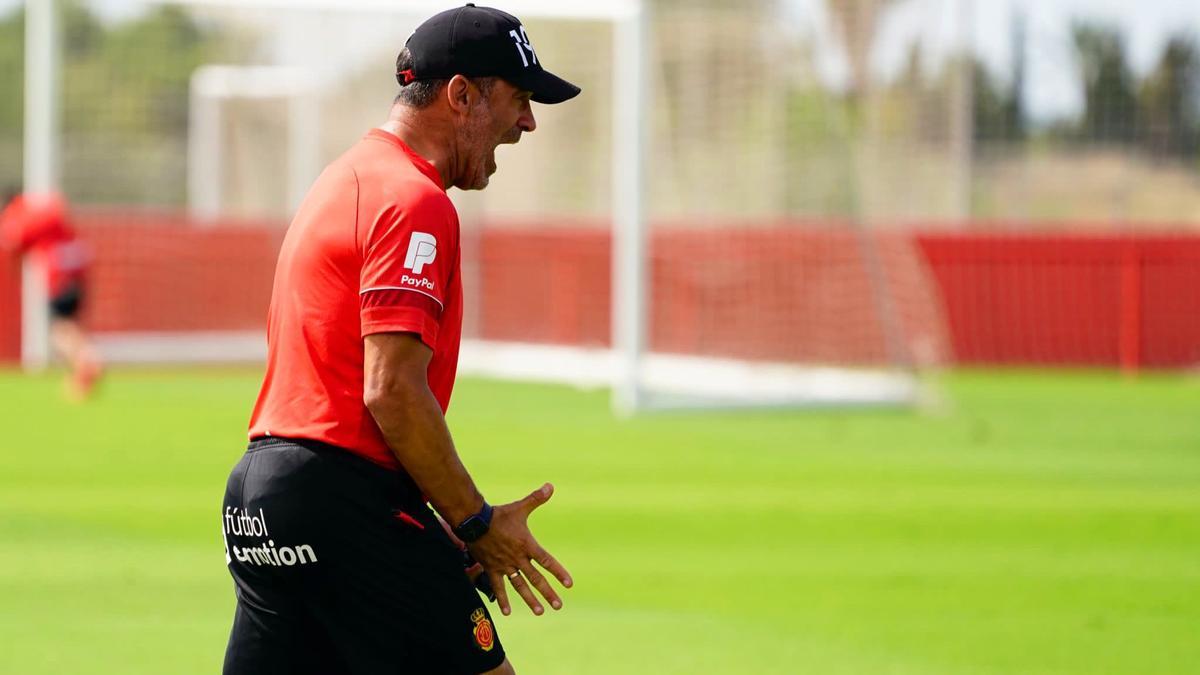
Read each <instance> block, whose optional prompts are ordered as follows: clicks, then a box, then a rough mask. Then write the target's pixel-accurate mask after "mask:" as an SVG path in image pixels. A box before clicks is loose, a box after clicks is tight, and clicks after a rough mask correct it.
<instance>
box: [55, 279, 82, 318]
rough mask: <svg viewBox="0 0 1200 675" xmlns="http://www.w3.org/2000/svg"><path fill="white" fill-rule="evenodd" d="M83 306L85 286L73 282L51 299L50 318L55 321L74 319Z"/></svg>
mask: <svg viewBox="0 0 1200 675" xmlns="http://www.w3.org/2000/svg"><path fill="white" fill-rule="evenodd" d="M82 304H83V284H82V283H80V282H78V281H72V282H71V283H69V284H67V286H66V287H65V288H63V289H62V290H61V291H59V293H58V295H56V296H54V297H52V298H50V316H52V317H54V318H55V319H74V318H75V316H76V315H77V314H79V307H80V306H81V305H82Z"/></svg>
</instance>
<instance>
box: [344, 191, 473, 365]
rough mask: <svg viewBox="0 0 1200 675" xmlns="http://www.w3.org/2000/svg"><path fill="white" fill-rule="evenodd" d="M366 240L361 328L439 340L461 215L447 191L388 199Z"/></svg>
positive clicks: (373, 218)
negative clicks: (401, 200) (395, 201)
mask: <svg viewBox="0 0 1200 675" xmlns="http://www.w3.org/2000/svg"><path fill="white" fill-rule="evenodd" d="M370 217H371V223H370V226H369V227H368V228H367V229H366V231H365V232H364V239H363V241H362V256H363V263H362V271H361V274H360V279H359V295H360V299H361V300H360V303H361V332H362V336H363V337H364V338H365V337H367V336H369V335H372V334H376V333H397V332H408V333H413V334H415V335H417V336H419V337H420V339H421V340H422V341H423V342H424V343H425V344H426V345H428V346H429V347H431V348H433V347H436V345H437V337H438V328H439V327H440V321H441V315H442V312H443V310H444V307H445V304H446V301H447V298H448V287H449V285H450V282H451V279H452V278H453V272H454V266H455V265H456V264H457V263H456V261H457V255H456V253H457V247H458V227H457V224H458V220H457V217H456V216H455V214H454V207H453V205H451V204H450V202H449V200H448V199H447V198H446V196H445V194H444V193H438V194H431V195H427V196H423V197H418V198H414V199H410V200H407V201H406V202H404V203H403V204H389V205H386V206H384V207H382V208H381V209H380V211H379V212H378V213H376V214H373V215H372V216H370Z"/></svg>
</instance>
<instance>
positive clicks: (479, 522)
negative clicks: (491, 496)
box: [454, 502, 492, 544]
mask: <svg viewBox="0 0 1200 675" xmlns="http://www.w3.org/2000/svg"><path fill="white" fill-rule="evenodd" d="M491 526H492V505H491V504H488V503H487V502H484V503H483V508H481V509H479V513H476V514H475V515H473V516H469V517H468V518H467V519H466V520H464V521H462V522H461V523H459V524H458V525H457V526H455V527H454V536H456V537H458V538H459V539H462V540H463V542H464V543H467V544H470V543H472V542H474V541H477V540H478V539H479V538H480V537H482V536H483V535H485V534H487V531H488V528H489V527H491Z"/></svg>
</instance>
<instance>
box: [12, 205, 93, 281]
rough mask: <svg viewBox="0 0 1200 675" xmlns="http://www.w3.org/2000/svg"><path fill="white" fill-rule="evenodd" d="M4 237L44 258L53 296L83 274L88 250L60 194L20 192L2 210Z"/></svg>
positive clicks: (40, 258)
mask: <svg viewBox="0 0 1200 675" xmlns="http://www.w3.org/2000/svg"><path fill="white" fill-rule="evenodd" d="M0 239H3V242H4V244H6V245H7V246H9V247H11V248H14V249H16V250H17V251H20V252H21V253H31V254H32V255H33V256H35V257H36V258H38V259H39V260H41V263H42V266H43V268H44V269H45V272H46V286H47V289H46V290H47V291H49V293H50V295H51V297H53V296H55V295H58V294H59V293H62V292H63V291H65V290H66V289H67V286H69V285H70V284H71V283H72V282H78V281H79V280H80V279H82V277H83V273H84V270H85V269H86V267H87V254H86V251H85V250H84V248H83V245H82V244H80V242H79V241H78V239H76V237H75V231H74V230H72V229H71V226H70V225H69V224H68V223H67V205H66V202H65V201H64V200H63V198H62V197H61V196H59V195H57V194H26V195H19V196H17V197H16V198H15V199H13V200H12V202H10V203H9V205H8V206H7V207H6V208H5V209H4V211H3V213H0Z"/></svg>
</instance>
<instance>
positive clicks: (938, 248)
mask: <svg viewBox="0 0 1200 675" xmlns="http://www.w3.org/2000/svg"><path fill="white" fill-rule="evenodd" d="M918 241H919V242H920V245H921V248H922V250H923V251H924V253H925V256H926V259H927V260H928V263H929V267H930V270H931V271H932V273H933V275H934V277H935V278H936V279H937V284H938V288H939V290H940V292H941V294H942V298H943V307H944V310H945V313H946V319H947V324H948V327H949V330H950V333H951V338H952V342H953V345H954V355H955V359H956V361H958V362H959V363H966V364H1046V365H1089V366H1115V365H1122V366H1123V367H1125V368H1127V369H1136V368H1139V367H1154V368H1167V367H1180V366H1189V365H1194V364H1196V363H1200V237H1183V236H1178V237H1151V236H1139V237H1136V238H1133V237H1079V236H1072V237H1057V236H1010V235H1006V236H980V235H953V236H946V235H933V236H921V237H919V238H918Z"/></svg>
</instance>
